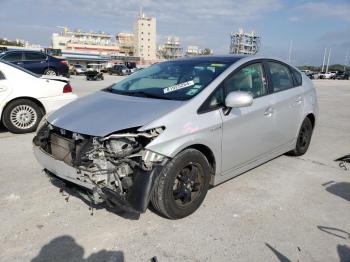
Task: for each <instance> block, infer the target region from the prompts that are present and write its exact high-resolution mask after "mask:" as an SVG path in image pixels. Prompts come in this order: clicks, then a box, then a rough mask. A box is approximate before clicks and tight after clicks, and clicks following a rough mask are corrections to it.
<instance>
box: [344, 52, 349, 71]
mask: <svg viewBox="0 0 350 262" xmlns="http://www.w3.org/2000/svg"><path fill="white" fill-rule="evenodd" d="M348 57H349V49H348V50H347V51H346V55H345V63H344V72H346V66H347V63H348Z"/></svg>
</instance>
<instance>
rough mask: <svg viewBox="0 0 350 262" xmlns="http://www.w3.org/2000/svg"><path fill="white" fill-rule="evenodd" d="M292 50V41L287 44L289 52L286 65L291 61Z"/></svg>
mask: <svg viewBox="0 0 350 262" xmlns="http://www.w3.org/2000/svg"><path fill="white" fill-rule="evenodd" d="M292 48H293V40H290V42H289V52H288V63H290V62H291V59H292Z"/></svg>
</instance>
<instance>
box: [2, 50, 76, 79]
mask: <svg viewBox="0 0 350 262" xmlns="http://www.w3.org/2000/svg"><path fill="white" fill-rule="evenodd" d="M0 60H3V61H7V62H10V63H12V64H15V65H18V66H20V67H23V68H25V69H27V70H29V71H31V72H33V73H35V74H39V75H54V76H55V75H62V76H65V77H69V74H68V62H67V60H64V59H59V58H55V57H53V56H49V55H47V54H44V53H42V52H37V51H28V50H13V51H7V52H4V53H1V54H0Z"/></svg>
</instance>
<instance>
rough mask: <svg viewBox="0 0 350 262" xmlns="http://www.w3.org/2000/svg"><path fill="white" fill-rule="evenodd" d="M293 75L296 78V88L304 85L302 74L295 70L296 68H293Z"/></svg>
mask: <svg viewBox="0 0 350 262" xmlns="http://www.w3.org/2000/svg"><path fill="white" fill-rule="evenodd" d="M291 71H292V74H293V76H294V81H295V86H301V85H302V76H301V74H300V73H299V72H298V71H297V70H295V69H294V68H291Z"/></svg>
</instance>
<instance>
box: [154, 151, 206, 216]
mask: <svg viewBox="0 0 350 262" xmlns="http://www.w3.org/2000/svg"><path fill="white" fill-rule="evenodd" d="M210 170H211V169H210V165H209V163H208V160H207V158H206V157H205V156H204V155H203V154H202V153H201V152H199V151H198V150H195V149H186V150H184V151H183V152H181V153H179V154H178V155H177V156H175V157H174V158H173V159H172V160H171V161H170V162H169V163H168V164H167V165H166V166H165V167H164V168H163V170H162V171H161V174H160V175H159V177H158V178H157V180H156V182H155V186H154V190H153V192H152V195H151V203H152V206H153V207H154V208H155V209H156V210H157V211H158V212H159V213H161V214H162V215H164V216H165V217H167V218H170V219H179V218H183V217H186V216H188V215H190V214H192V213H193V212H195V211H196V210H197V209H198V208H199V206H200V205H201V204H202V202H203V200H204V198H205V196H206V194H207V191H208V189H209V182H210Z"/></svg>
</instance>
